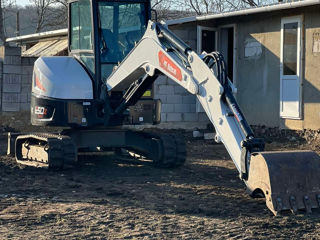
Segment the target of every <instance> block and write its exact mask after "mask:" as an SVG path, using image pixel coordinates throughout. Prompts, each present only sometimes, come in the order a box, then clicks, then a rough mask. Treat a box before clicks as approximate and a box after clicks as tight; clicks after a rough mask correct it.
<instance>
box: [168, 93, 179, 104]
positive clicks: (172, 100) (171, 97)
mask: <svg viewBox="0 0 320 240" xmlns="http://www.w3.org/2000/svg"><path fill="white" fill-rule="evenodd" d="M167 103H182V96H180V95H168V96H167Z"/></svg>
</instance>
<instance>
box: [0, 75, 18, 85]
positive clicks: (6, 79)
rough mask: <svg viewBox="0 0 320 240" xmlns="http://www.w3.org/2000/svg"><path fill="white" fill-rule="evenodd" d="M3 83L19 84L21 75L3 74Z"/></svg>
mask: <svg viewBox="0 0 320 240" xmlns="http://www.w3.org/2000/svg"><path fill="white" fill-rule="evenodd" d="M3 83H4V84H20V83H21V75H18V74H3Z"/></svg>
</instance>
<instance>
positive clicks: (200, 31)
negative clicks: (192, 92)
mask: <svg viewBox="0 0 320 240" xmlns="http://www.w3.org/2000/svg"><path fill="white" fill-rule="evenodd" d="M217 38H218V34H217V30H216V29H215V28H209V27H203V26H198V27H197V52H198V54H201V53H202V52H203V51H205V52H207V53H211V52H214V51H217V43H218V41H217ZM196 112H204V109H203V108H202V106H201V104H200V102H199V100H198V98H197V101H196Z"/></svg>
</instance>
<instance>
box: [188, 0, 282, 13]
mask: <svg viewBox="0 0 320 240" xmlns="http://www.w3.org/2000/svg"><path fill="white" fill-rule="evenodd" d="M183 1H184V7H185V9H186V10H189V11H193V12H194V13H196V14H197V15H203V14H209V13H220V12H226V11H233V10H239V9H243V8H248V7H257V6H258V5H264V4H269V3H274V2H277V1H275V0H261V1H257V0H256V1H255V0H223V1H222V0H183ZM258 2H259V4H258Z"/></svg>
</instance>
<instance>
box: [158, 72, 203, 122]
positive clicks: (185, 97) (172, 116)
mask: <svg viewBox="0 0 320 240" xmlns="http://www.w3.org/2000/svg"><path fill="white" fill-rule="evenodd" d="M154 99H160V100H161V103H162V108H161V123H171V125H172V127H175V126H174V125H176V127H179V124H181V123H182V122H183V123H185V124H189V125H190V127H192V126H194V127H195V128H196V127H199V128H202V127H205V126H206V124H208V123H209V119H208V117H207V115H206V113H203V112H199V113H198V112H196V96H194V95H192V94H190V93H189V92H187V90H185V89H184V88H183V87H181V86H180V85H179V84H177V83H176V82H174V81H173V80H171V79H169V78H168V77H166V76H160V77H159V78H158V79H157V80H156V81H155V83H154Z"/></svg>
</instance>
